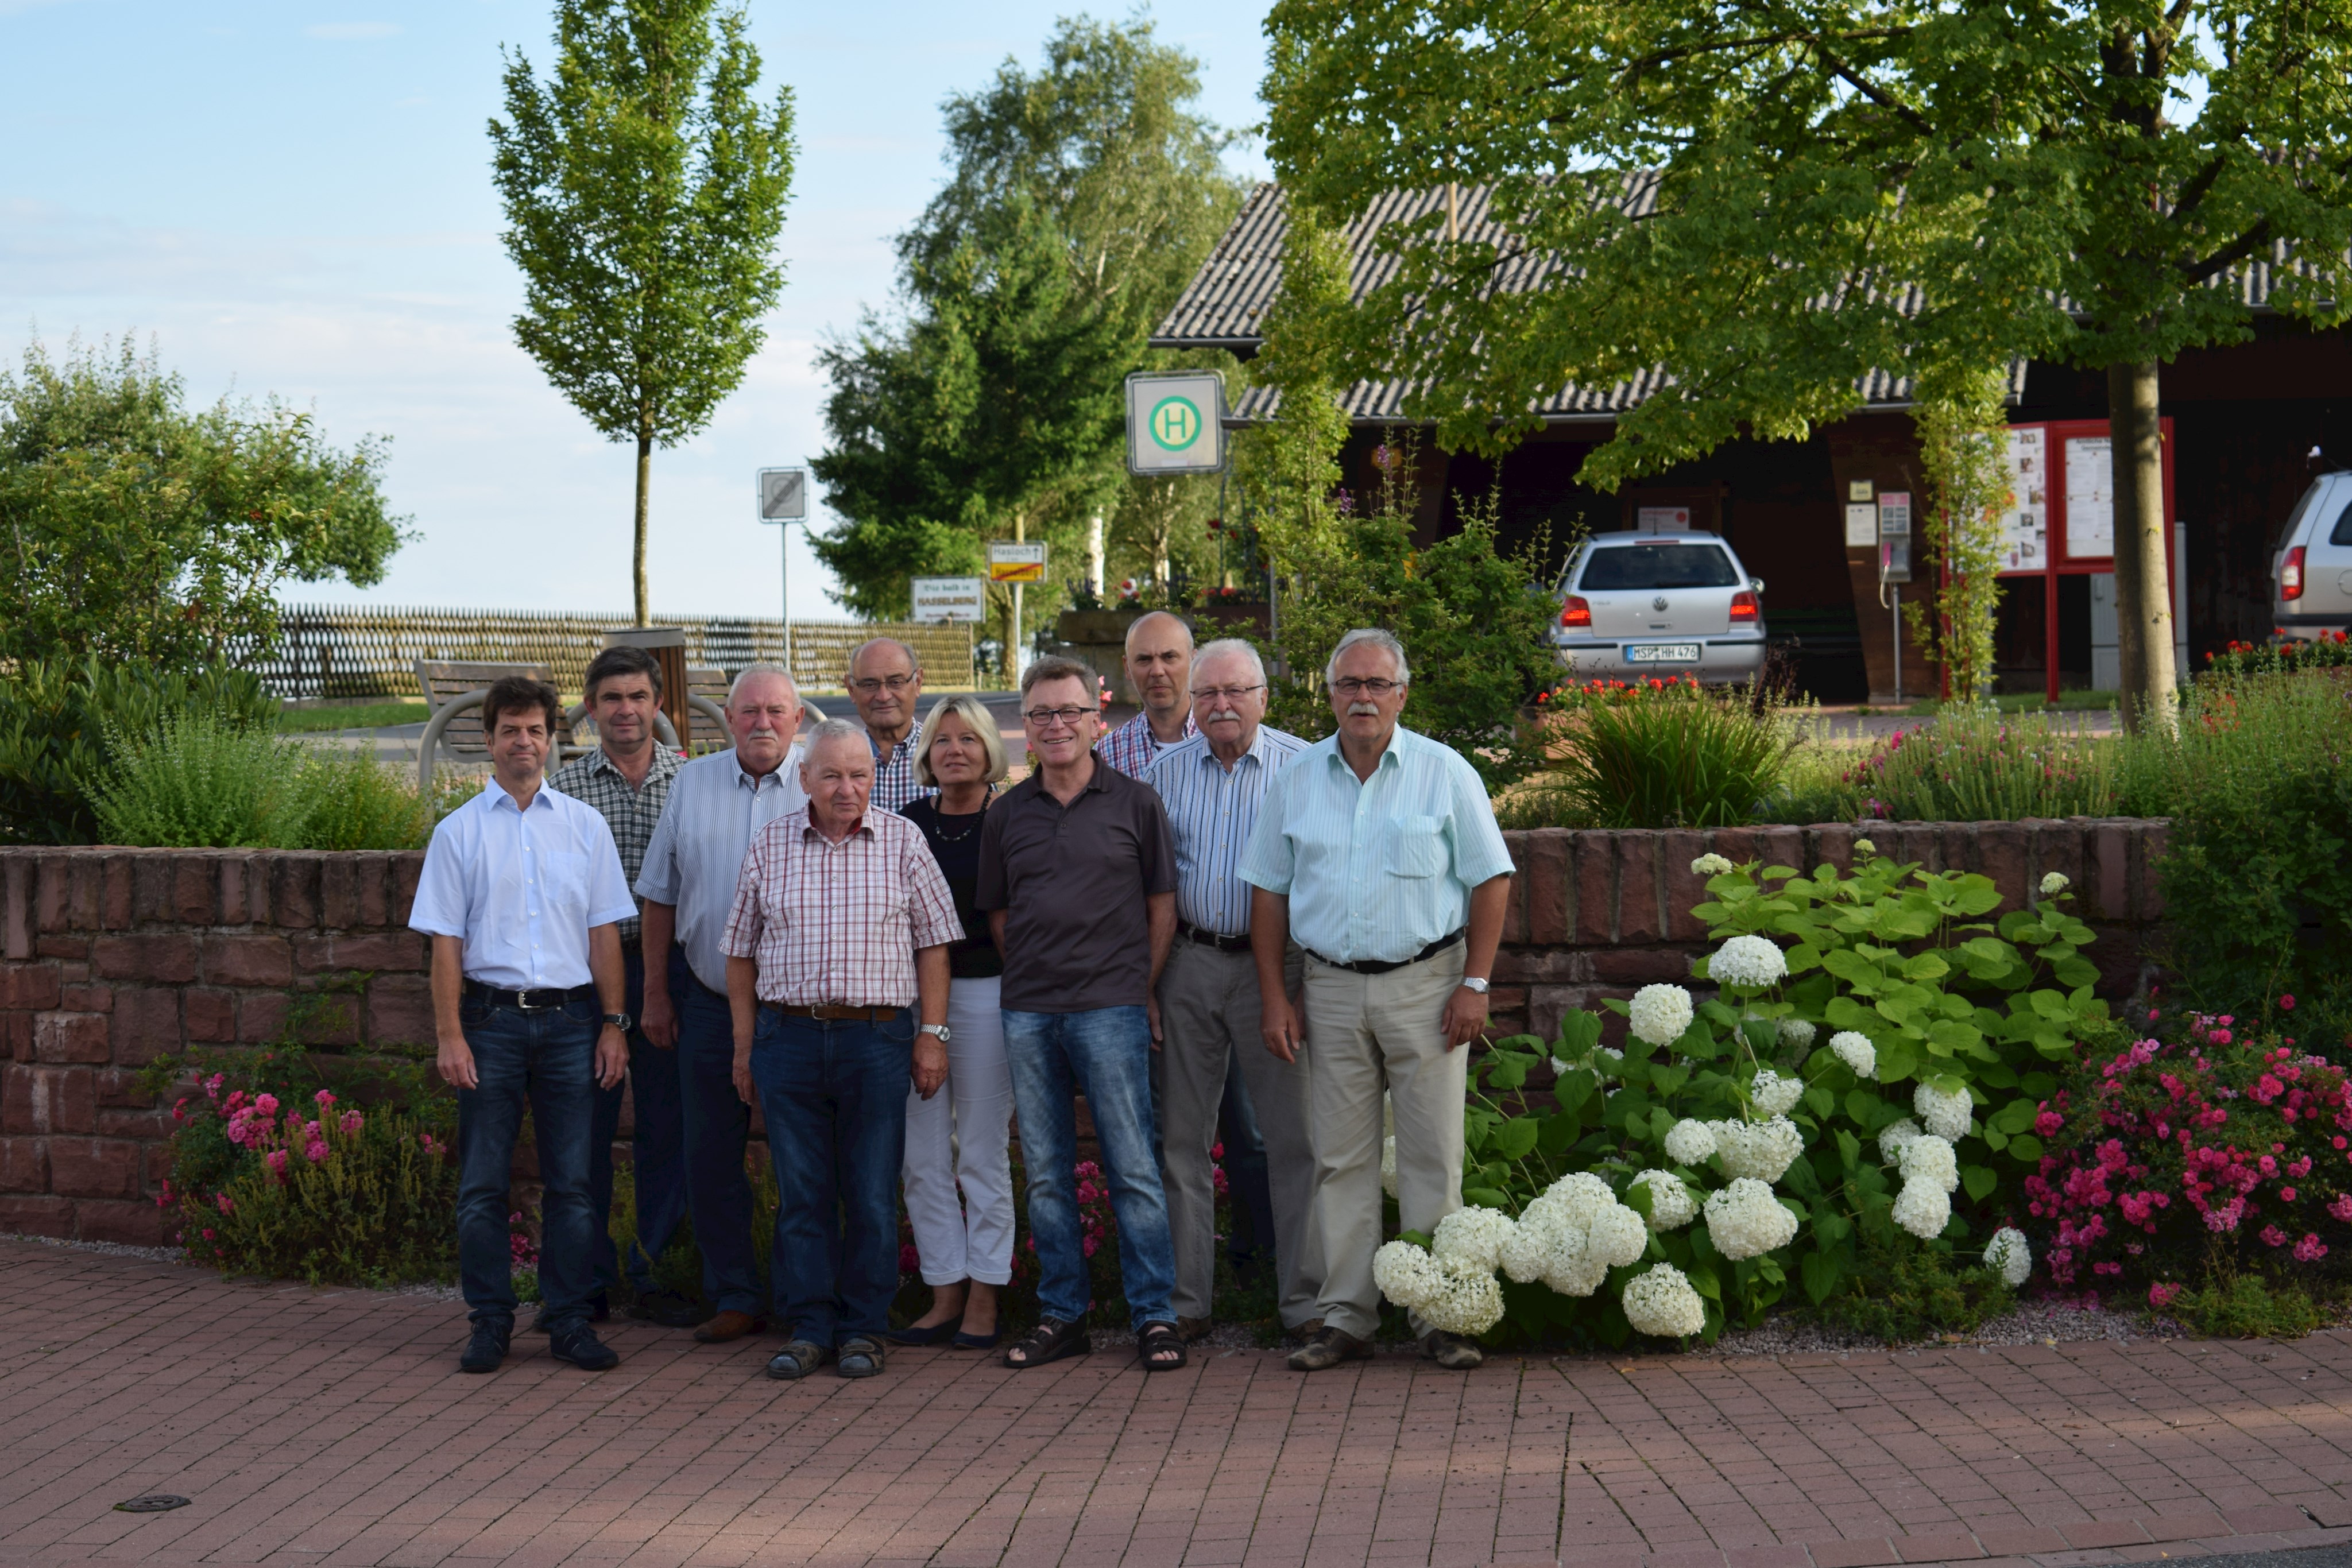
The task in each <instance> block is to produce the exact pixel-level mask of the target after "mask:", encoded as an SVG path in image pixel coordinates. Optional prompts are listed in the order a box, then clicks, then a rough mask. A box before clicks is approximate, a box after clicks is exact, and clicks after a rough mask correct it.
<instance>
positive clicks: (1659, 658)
mask: <svg viewBox="0 0 2352 1568" xmlns="http://www.w3.org/2000/svg"><path fill="white" fill-rule="evenodd" d="M1625 662H1626V663H1627V664H1697V663H1698V644H1697V643H1627V644H1626V646H1625Z"/></svg>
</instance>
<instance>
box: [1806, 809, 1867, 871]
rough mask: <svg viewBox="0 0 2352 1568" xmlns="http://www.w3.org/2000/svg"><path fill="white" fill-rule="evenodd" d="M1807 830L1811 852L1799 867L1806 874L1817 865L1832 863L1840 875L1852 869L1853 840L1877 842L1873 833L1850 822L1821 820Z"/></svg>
mask: <svg viewBox="0 0 2352 1568" xmlns="http://www.w3.org/2000/svg"><path fill="white" fill-rule="evenodd" d="M1808 831H1809V834H1810V836H1811V840H1812V853H1811V856H1809V857H1808V863H1807V864H1806V865H1805V866H1804V867H1802V868H1801V869H1802V870H1804V871H1805V872H1806V873H1808V874H1811V873H1812V872H1813V871H1814V870H1815V868H1817V867H1820V866H1824V865H1833V866H1835V867H1837V869H1838V873H1839V874H1840V875H1844V874H1846V873H1850V872H1852V871H1853V862H1854V852H1853V841H1854V840H1856V839H1868V840H1870V841H1871V842H1872V843H1874V844H1876V843H1877V842H1878V839H1877V837H1876V836H1875V835H1874V834H1873V833H1870V832H1868V831H1864V830H1863V829H1860V828H1856V827H1854V826H1853V824H1852V823H1850V822H1822V823H1820V824H1819V825H1817V826H1815V827H1813V828H1811V829H1810V830H1808ZM1880 847H1881V848H1884V847H1885V846H1883V845H1881V846H1880Z"/></svg>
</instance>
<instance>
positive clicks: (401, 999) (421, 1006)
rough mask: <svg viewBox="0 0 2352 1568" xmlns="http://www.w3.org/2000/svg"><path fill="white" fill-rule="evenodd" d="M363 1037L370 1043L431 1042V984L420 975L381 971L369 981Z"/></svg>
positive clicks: (433, 1035)
mask: <svg viewBox="0 0 2352 1568" xmlns="http://www.w3.org/2000/svg"><path fill="white" fill-rule="evenodd" d="M367 1038H368V1043H369V1044H370V1045H431V1044H433V1043H434V1041H435V1040H436V1038H437V1034H436V1030H435V1029H434V1026H433V986H432V982H431V981H429V980H427V979H426V978H425V977H424V976H422V975H384V976H381V977H378V978H376V979H374V980H373V981H371V982H369V985H368V993H367Z"/></svg>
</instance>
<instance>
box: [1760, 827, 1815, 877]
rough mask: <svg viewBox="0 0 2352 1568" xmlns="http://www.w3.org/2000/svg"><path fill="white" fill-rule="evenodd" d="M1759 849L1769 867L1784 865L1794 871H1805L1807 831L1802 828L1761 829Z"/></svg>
mask: <svg viewBox="0 0 2352 1568" xmlns="http://www.w3.org/2000/svg"><path fill="white" fill-rule="evenodd" d="M1756 839H1757V844H1756V847H1757V849H1758V850H1759V852H1761V855H1762V858H1763V861H1764V863H1765V864H1766V865H1767V866H1776V865H1784V866H1788V867H1790V868H1791V869H1794V870H1799V871H1801V870H1803V869H1804V866H1803V861H1804V858H1805V830H1804V829H1802V828H1760V829H1759V830H1757V833H1756Z"/></svg>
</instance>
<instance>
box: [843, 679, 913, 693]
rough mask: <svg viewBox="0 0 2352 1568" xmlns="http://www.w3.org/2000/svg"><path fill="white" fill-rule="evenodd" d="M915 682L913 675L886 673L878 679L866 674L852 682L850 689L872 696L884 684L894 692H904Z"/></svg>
mask: <svg viewBox="0 0 2352 1568" xmlns="http://www.w3.org/2000/svg"><path fill="white" fill-rule="evenodd" d="M914 684H915V677H914V676H912V675H884V676H881V677H880V678H879V679H877V678H876V677H875V676H872V675H866V676H863V677H861V678H860V679H857V680H855V681H852V682H850V683H849V689H850V690H851V691H853V692H856V693H859V694H860V695H865V696H869V697H870V696H872V695H874V694H875V693H876V692H878V691H880V690H881V689H882V688H883V687H884V686H887V687H889V688H890V689H891V690H892V691H894V692H903V691H905V690H906V689H907V688H908V686H910V685H914Z"/></svg>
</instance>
